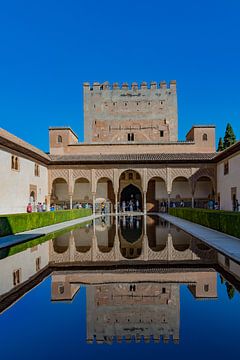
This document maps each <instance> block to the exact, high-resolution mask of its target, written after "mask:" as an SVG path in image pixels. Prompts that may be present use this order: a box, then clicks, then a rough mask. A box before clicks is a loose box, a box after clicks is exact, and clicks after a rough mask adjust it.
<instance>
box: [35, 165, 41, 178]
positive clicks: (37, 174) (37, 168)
mask: <svg viewBox="0 0 240 360" xmlns="http://www.w3.org/2000/svg"><path fill="white" fill-rule="evenodd" d="M34 175H35V176H40V168H39V165H38V164H35V165H34Z"/></svg>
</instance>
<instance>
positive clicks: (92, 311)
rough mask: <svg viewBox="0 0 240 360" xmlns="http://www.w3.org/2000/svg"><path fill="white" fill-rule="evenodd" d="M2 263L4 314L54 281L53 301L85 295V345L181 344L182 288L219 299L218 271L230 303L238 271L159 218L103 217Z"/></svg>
mask: <svg viewBox="0 0 240 360" xmlns="http://www.w3.org/2000/svg"><path fill="white" fill-rule="evenodd" d="M1 256H2V257H1V258H0V284H1V285H0V313H1V312H3V311H5V310H6V309H7V308H8V307H9V306H11V305H12V304H14V303H15V302H16V301H18V300H19V299H20V298H22V297H23V296H24V295H25V294H26V293H27V292H29V291H30V290H31V289H33V288H34V287H35V286H36V285H38V284H39V283H41V282H42V281H44V279H45V278H46V276H48V275H49V274H50V275H51V299H52V301H74V296H75V295H76V294H77V292H78V291H79V289H80V288H81V287H86V296H87V299H86V300H87V301H86V303H87V307H86V314H87V322H86V327H87V331H86V334H87V335H86V336H87V339H86V340H87V342H88V343H92V342H95V341H96V342H97V343H111V342H112V341H119V342H120V341H122V339H125V340H126V341H132V340H134V341H140V340H141V338H144V340H145V341H146V342H148V341H150V340H151V339H152V340H154V341H156V342H158V341H159V340H162V341H164V342H167V341H169V340H171V341H173V342H175V343H177V342H179V339H180V334H179V327H180V287H181V285H185V286H187V288H188V290H189V292H190V293H191V295H192V296H193V297H194V298H196V299H209V298H211V299H216V298H217V271H218V272H219V273H220V274H221V279H222V282H223V286H226V291H227V293H228V296H229V298H230V297H232V296H234V291H235V288H237V289H238V290H240V265H239V264H237V263H236V262H234V261H233V260H231V259H229V258H227V257H226V256H224V255H223V254H219V253H217V252H216V251H214V250H213V249H211V248H209V247H208V246H206V245H205V244H204V243H202V242H201V241H200V240H198V239H195V238H193V237H192V236H190V235H189V234H186V233H185V232H183V231H181V230H180V229H178V228H176V227H175V226H173V225H171V224H169V223H167V222H165V221H163V220H162V219H161V218H159V217H149V216H148V217H136V218H131V217H120V218H117V219H116V218H112V217H103V218H99V219H96V220H95V221H94V222H93V223H92V224H87V225H86V226H85V227H82V228H77V229H74V230H72V231H70V232H67V233H65V234H63V235H60V236H58V237H56V238H55V239H52V240H50V241H46V242H44V243H40V244H38V245H34V246H29V247H27V248H26V249H25V250H23V251H20V252H18V253H14V252H12V253H11V252H9V251H8V250H7V249H5V250H4V252H3V253H1Z"/></svg>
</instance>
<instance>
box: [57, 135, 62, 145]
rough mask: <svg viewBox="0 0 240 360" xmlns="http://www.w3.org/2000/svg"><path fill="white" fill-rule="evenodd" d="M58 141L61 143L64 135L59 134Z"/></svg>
mask: <svg viewBox="0 0 240 360" xmlns="http://www.w3.org/2000/svg"><path fill="white" fill-rule="evenodd" d="M57 139H58V143H59V144H60V143H62V136H61V135H58V138H57Z"/></svg>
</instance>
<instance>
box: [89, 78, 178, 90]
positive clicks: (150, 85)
mask: <svg viewBox="0 0 240 360" xmlns="http://www.w3.org/2000/svg"><path fill="white" fill-rule="evenodd" d="M83 87H84V89H86V90H89V91H100V90H139V89H142V90H146V89H153V90H154V89H176V80H170V83H169V84H167V82H166V81H165V80H163V81H160V82H159V83H158V82H156V81H151V82H150V83H148V82H146V81H142V82H141V83H137V82H132V83H131V84H128V83H127V82H124V83H122V84H119V83H117V82H114V83H112V84H110V83H109V82H108V81H105V82H104V83H102V84H101V83H99V82H94V83H92V84H91V83H89V82H85V83H83Z"/></svg>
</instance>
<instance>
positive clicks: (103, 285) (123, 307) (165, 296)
mask: <svg viewBox="0 0 240 360" xmlns="http://www.w3.org/2000/svg"><path fill="white" fill-rule="evenodd" d="M139 279H141V281H139ZM83 284H84V286H87V291H86V297H87V298H86V304H87V306H86V315H87V320H86V326H87V329H86V333H87V335H86V336H87V339H86V340H87V342H88V343H93V342H94V341H96V342H97V343H112V342H113V341H118V342H121V341H122V340H126V341H128V342H130V341H136V342H138V341H140V340H141V339H144V341H145V342H148V341H150V340H151V339H152V340H154V341H155V342H158V341H160V340H162V341H164V342H168V341H169V340H170V341H173V342H175V343H178V342H179V338H180V335H179V328H180V285H181V284H185V285H187V286H188V289H189V291H190V292H191V294H192V295H193V296H194V298H195V299H210V298H211V299H215V298H217V286H216V285H217V273H216V272H215V271H214V270H213V269H204V270H202V269H195V271H186V270H185V271H184V270H179V272H178V273H176V271H174V270H173V269H169V270H168V271H167V272H166V271H163V270H161V269H158V271H157V272H156V273H151V272H150V273H149V272H142V271H139V272H137V273H136V272H135V273H125V274H124V273H119V272H116V271H115V272H110V273H109V272H102V273H101V276H99V274H98V273H91V272H89V273H82V272H71V271H69V272H67V273H66V272H64V273H62V272H58V273H54V274H53V275H52V300H53V301H71V300H72V299H73V297H74V296H75V294H76V292H77V291H78V290H79V289H80V287H81V286H83Z"/></svg>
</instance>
